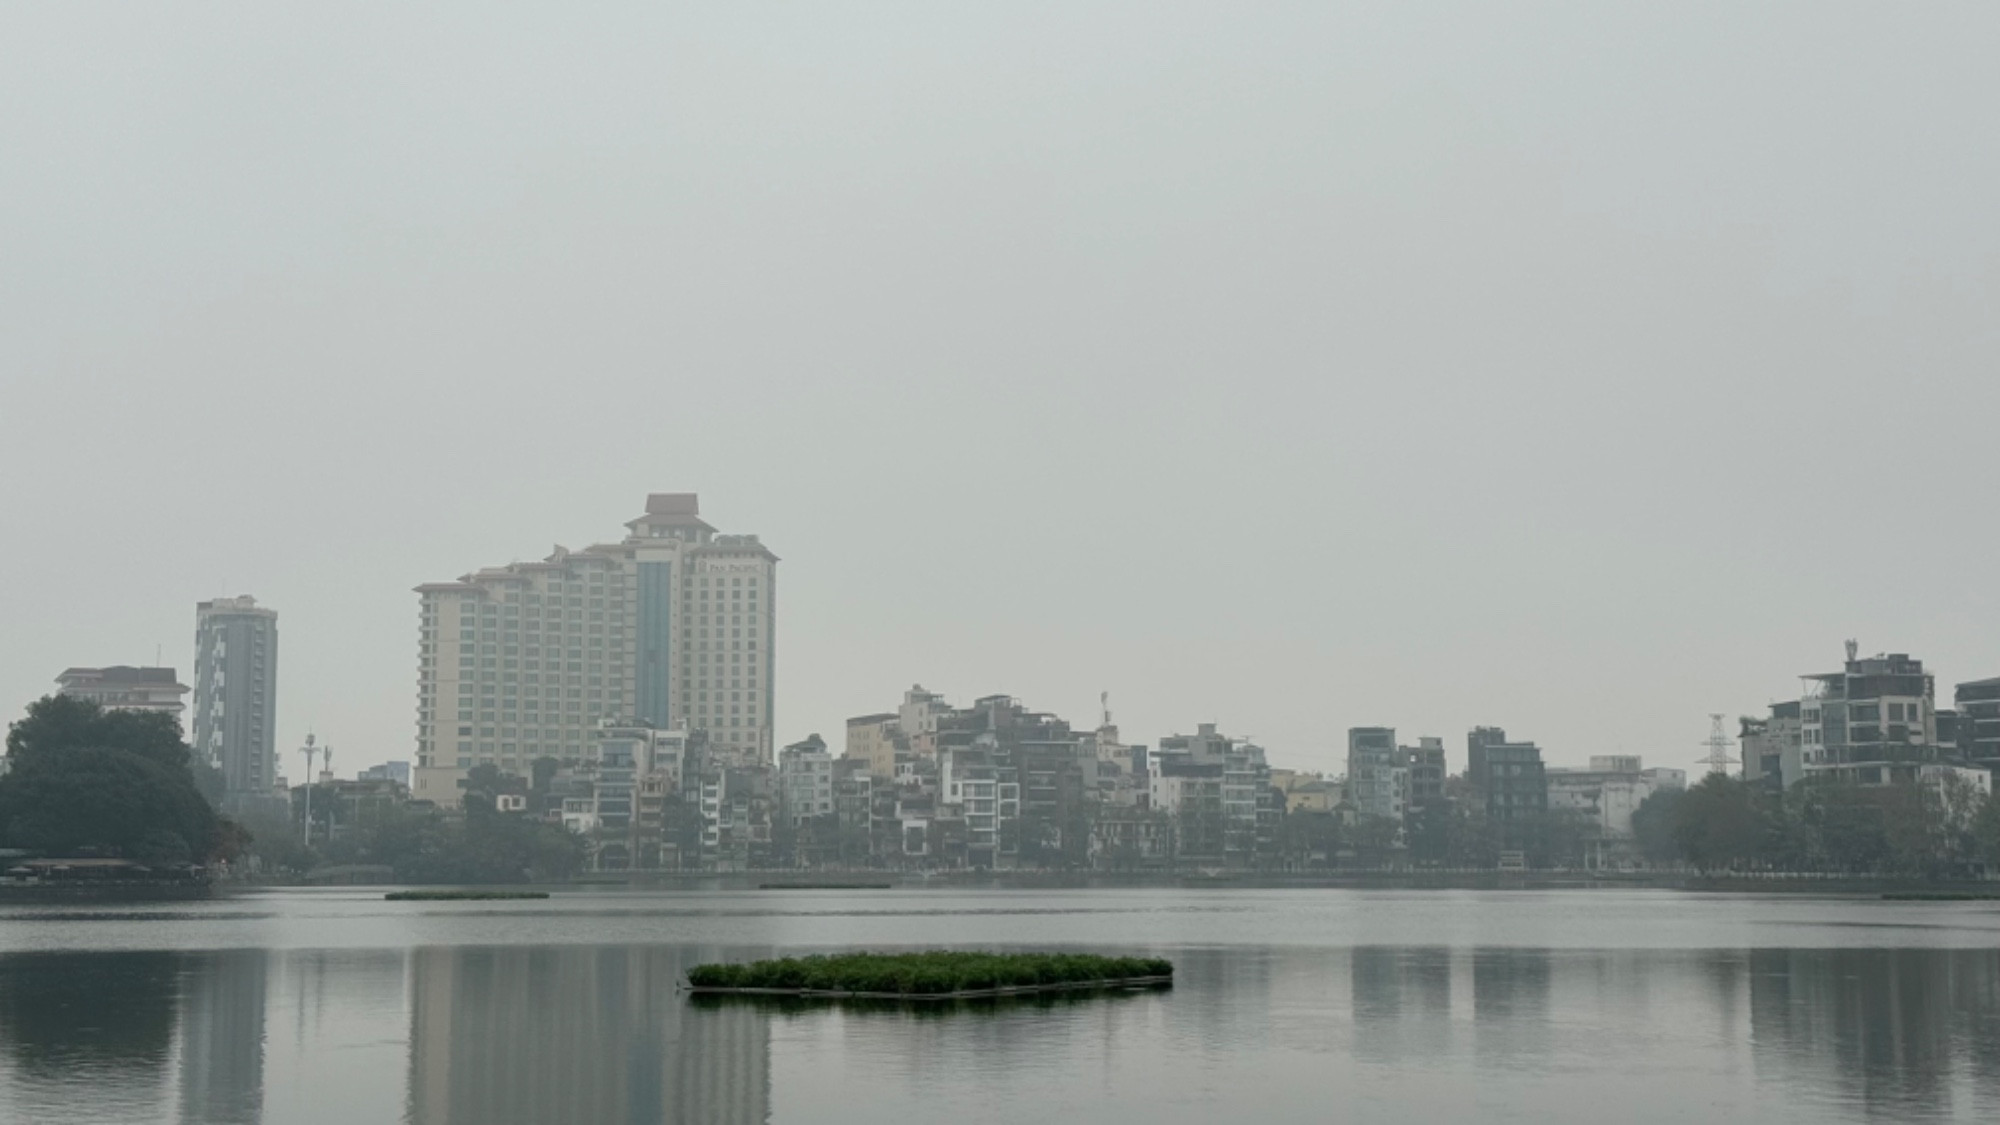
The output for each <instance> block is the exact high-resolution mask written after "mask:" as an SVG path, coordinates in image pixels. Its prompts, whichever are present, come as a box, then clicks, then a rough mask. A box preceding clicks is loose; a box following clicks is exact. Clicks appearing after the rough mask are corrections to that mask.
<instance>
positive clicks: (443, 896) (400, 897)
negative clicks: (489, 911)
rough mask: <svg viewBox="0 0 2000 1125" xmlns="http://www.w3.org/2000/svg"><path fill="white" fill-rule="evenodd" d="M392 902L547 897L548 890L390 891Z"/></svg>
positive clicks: (472, 900) (471, 900) (478, 900)
mask: <svg viewBox="0 0 2000 1125" xmlns="http://www.w3.org/2000/svg"><path fill="white" fill-rule="evenodd" d="M382 897H383V898H385V899H387V900H389V901H390V902H484V901H487V900H489V899H496V898H547V897H549V892H547V891H390V892H389V893H388V894H386V895H383V896H382Z"/></svg>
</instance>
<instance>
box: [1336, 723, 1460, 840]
mask: <svg viewBox="0 0 2000 1125" xmlns="http://www.w3.org/2000/svg"><path fill="white" fill-rule="evenodd" d="M1440 783H1442V782H1441V781H1440ZM1347 800H1348V803H1349V804H1350V805H1352V806H1354V811H1355V813H1356V814H1358V815H1360V816H1366V817H1374V818H1376V819H1378V820H1387V821H1390V822H1392V823H1394V824H1395V825H1396V827H1397V831H1398V832H1399V833H1400V832H1401V830H1402V824H1403V815H1404V813H1405V812H1407V811H1408V809H1409V801H1410V770H1409V767H1408V766H1406V765H1405V764H1404V758H1403V755H1402V754H1400V753H1399V752H1398V751H1397V749H1396V731H1395V729H1394V728H1393V727H1351V728H1349V729H1348V732H1347Z"/></svg>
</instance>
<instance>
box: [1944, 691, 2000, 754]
mask: <svg viewBox="0 0 2000 1125" xmlns="http://www.w3.org/2000/svg"><path fill="white" fill-rule="evenodd" d="M1952 701H1953V702H1954V703H1955V704H1957V708H1958V748H1959V752H1960V754H1961V755H1962V756H1963V757H1964V759H1965V760H1966V761H1967V762H1970V763H1971V764H1973V765H1976V766H1981V767H1984V768H1985V769H1987V770H2000V678H1996V679H1990V680H1973V681H1972V682H1970V683H1963V684H1960V685H1958V690H1957V691H1956V692H1955V693H1954V694H1953V698H1952Z"/></svg>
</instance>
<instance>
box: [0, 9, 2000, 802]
mask: <svg viewBox="0 0 2000 1125" xmlns="http://www.w3.org/2000/svg"><path fill="white" fill-rule="evenodd" d="M475 17H476V18H475ZM1725 17H1726V19H1725ZM1996 30H2000V15H1996V13H1995V12H1994V10H1993V9H1991V8H1986V7H1978V6H1961V7H1937V8H1926V9H1922V10H1920V11H1914V12H1913V11H1911V10H1909V9H1902V8H1879V9H1871V8H1866V7H1859V6H1849V5H1824V4H1813V5H1776V4H1774V5H1760V6H1757V7H1754V8H1751V9H1747V10H1745V9H1734V8H1731V9H1725V8H1722V7H1719V6H1718V7H1695V6H1675V7H1672V8H1666V7H1661V8H1652V9H1637V10H1613V9H1610V8H1607V7H1583V6H1567V7H1565V6H1543V7H1535V8H1511V9H1508V10H1504V11H1503V10H1498V9H1491V10H1489V9H1486V8H1483V7H1463V8H1461V9H1459V10H1455V11H1451V12H1450V14H1449V16H1447V15H1446V14H1445V12H1444V10H1443V9H1439V10H1437V11H1435V12H1430V13H1428V14H1427V13H1424V12H1413V11H1409V10H1405V9H1392V8H1386V7H1384V8H1360V9H1357V8H1345V7H1342V8H1335V7H1333V6H1319V5H1313V6H1301V7H1293V8H1284V9H1271V10H1268V11H1266V12H1264V13H1262V15H1261V16H1260V18H1258V19H1256V20H1244V19H1241V18H1239V14H1238V13H1236V12H1233V11H1231V10H1228V9H1224V8H1204V7H1201V6H1185V5H1162V4H1144V5H1136V4H1135V5H1123V6H1120V5H1098V6H1093V7H1091V8H1090V9H1089V10H1088V11H1078V10H1068V9H1065V10H1032V11H1031V10H1026V9H1006V10H1000V9H995V10H988V11H970V10H944V9H940V8H937V7H933V6H923V5H883V6H843V7H841V8H839V9H838V10H835V9H824V10H819V9H788V10H785V11H784V12H783V13H782V15H779V14H777V13H775V12H773V11H766V10H755V9H748V10H746V9H734V8H732V9H726V10H725V9H716V10H708V11H676V12H653V11H646V10H641V9H637V8H628V9H624V10H616V11H613V10H600V11H595V12H593V13H592V15H591V17H590V18H589V19H587V20H586V19H580V18H578V17H577V15H576V13H574V12H571V11H556V10H549V11H546V12H540V13H534V12H524V11H520V10H503V11H497V12H496V11H492V10H490V9H487V8H485V7H483V6H482V7H480V8H477V9H474V8H472V7H470V6H456V7H454V6H450V5H445V6H433V7H430V8H427V9H425V10H423V11H403V10H394V9H389V8H378V9H350V8H343V9H339V10H335V9H324V10H312V9H287V10H269V9H265V8H262V7H238V8H232V7H215V8H208V9H202V10H186V9H181V10H172V9H164V8H162V9H143V8H105V9H89V8H76V7H56V6H16V7H14V8H11V9H9V10H8V11H6V12H5V13H4V14H0V105H7V106H11V107H14V109H13V110H12V111H9V112H4V113H0V152H6V153H9V154H12V157H11V158H9V159H5V160H0V197H4V198H5V199H7V201H8V206H7V208H6V210H5V214H4V218H0V223H4V245H5V246H6V251H5V252H4V253H0V340H4V341H5V342H4V344H0V396H4V397H0V474H4V478H5V479H6V480H7V481H9V482H10V484H11V485H12V486H13V487H10V488H8V489H6V490H4V496H0V526H5V527H6V528H8V530H9V535H8V540H7V541H8V544H9V545H10V547H11V548H12V550H11V551H10V552H9V558H10V560H11V563H10V569H9V577H10V579H11V580H10V581H8V582H5V583H0V619H4V620H5V621H6V622H7V623H8V639H9V643H8V644H7V645H6V646H4V649H0V689H4V690H5V692H6V693H7V697H8V698H10V699H13V700H16V701H21V700H27V699H32V698H35V697H37V696H40V695H43V694H46V693H47V692H49V691H50V690H52V688H53V681H54V677H55V676H56V674H57V673H59V672H60V671H62V670H63V669H64V668H65V667H68V666H72V665H103V664H112V663H130V664H152V663H154V662H155V659H156V656H155V653H156V646H157V652H158V657H157V659H158V661H159V662H162V663H165V664H167V665H171V666H178V667H181V668H183V669H185V668H187V667H188V666H189V664H190V663H191V660H192V651H193V640H194V604H195V602H196V601H198V600H203V599H209V598H214V597H219V596H225V595H235V594H240V593H251V594H255V595H256V596H257V597H258V598H259V600H260V601H261V602H263V603H264V604H266V605H269V606H272V607H274V608H276V609H278V610H279V611H280V613H281V614H282V630H283V638H284V650H283V660H284V679H283V689H282V693H281V695H280V699H279V714H278V729H279V734H278V744H279V746H280V747H281V749H282V750H283V751H284V754H283V760H284V765H285V767H286V768H287V769H289V770H291V771H293V772H295V773H296V772H297V771H298V762H297V756H296V755H294V754H291V753H290V750H289V748H290V747H292V746H295V745H297V743H298V742H299V741H300V740H301V739H303V737H304V735H305V734H306V733H307V731H308V730H312V731H316V732H318V733H319V735H320V737H321V738H323V739H325V740H327V741H329V742H331V743H333V744H334V745H336V746H338V747H340V749H341V752H342V759H341V767H342V768H341V772H343V773H347V772H351V771H352V770H353V769H354V768H356V767H358V766H362V765H365V764H370V763H373V762H376V761H381V760H384V759H392V758H408V757H410V756H411V752H412V743H413V741H414V738H415V723H414V717H413V712H414V709H415V685H416V646H417V597H416V595H415V594H414V593H413V592H412V588H413V587H415V586H416V585H418V584H420V583H424V582H430V581H438V580H446V579H450V578H453V577H456V576H457V575H460V574H463V573H465V572H467V571H470V570H473V569H476V568H478V567H481V566H487V565H495V564H500V563H504V562H506V561H508V560H510V559H518V560H529V559H534V558H539V557H541V556H542V555H544V554H546V553H547V552H548V550H549V548H550V545H551V544H552V543H556V542H559V543H562V544H564V545H566V546H570V547H582V546H585V545H588V544H589V543H592V542H597V541H601V540H604V539H606V538H608V537H612V536H614V535H615V534H616V533H617V531H618V529H619V526H620V524H621V523H622V522H623V521H625V520H627V519H630V518H632V517H633V516H635V515H637V514H638V505H639V504H640V502H641V500H642V499H643V497H644V496H645V495H646V494H647V493H649V492H669V491H691V492H699V493H700V494H701V496H702V502H703V503H702V506H703V514H704V515H705V516H707V517H708V518H710V519H711V520H712V521H713V522H714V523H716V524H717V526H719V527H722V528H725V529H727V530H731V531H748V532H755V533H757V534H759V535H761V536H762V537H763V539H764V542H765V543H766V544H767V545H768V546H770V548H771V549H772V550H773V551H775V552H776V553H777V554H778V555H779V556H780V557H781V558H782V559H783V560H784V561H783V564H782V569H781V574H782V578H783V582H782V589H781V593H780V601H781V603H782V604H781V612H780V613H779V614H778V638H777V651H778V654H779V656H778V669H777V677H776V682H777V693H776V705H775V716H776V723H777V730H776V740H777V742H778V743H779V744H783V743H787V742H791V741H793V740H796V739H799V738H803V737H804V736H805V735H806V734H807V733H808V732H811V731H819V732H821V733H822V734H824V735H826V736H827V737H828V738H829V739H833V740H836V741H837V739H838V735H839V731H840V728H841V724H842V722H843V720H844V719H845V718H846V717H848V716H851V715H856V714H861V713H865V712H870V711H875V710H879V709H881V708H884V707H888V706H891V705H893V704H894V702H895V701H896V700H897V699H898V698H899V696H900V693H901V692H902V691H903V690H904V689H905V688H907V687H908V686H909V685H911V684H912V683H919V682H920V683H922V684H923V685H924V686H926V687H927V688H931V689H934V690H938V691H942V692H945V693H947V694H948V695H950V696H951V697H953V698H954V699H957V700H960V701H967V700H970V699H971V698H973V697H975V696H979V695H985V694H988V693H994V692H1005V693H1009V694H1012V695H1014V696H1017V697H1019V698H1020V699H1022V700H1023V701H1025V702H1026V703H1028V704H1029V705H1031V706H1034V707H1037V708H1042V709H1047V710H1052V711H1056V712H1059V713H1062V714H1064V715H1066V716H1069V717H1071V718H1073V719H1075V720H1078V721H1083V720H1088V719H1094V717H1095V711H1096V705H1097V698H1098V693H1099V692H1100V691H1108V692H1110V694H1111V703H1112V707H1113V709H1114V711H1115V712H1116V716H1117V719H1118V722H1119V725H1120V726H1121V728H1123V730H1124V731H1125V732H1126V735H1127V737H1128V738H1132V739H1135V740H1139V741H1150V740H1154V739H1157V738H1159V737H1160V736H1162V735H1166V734H1170V733H1174V732H1186V731H1192V730H1193V729H1194V728H1195V726H1196V724H1197V723H1200V722H1218V723H1221V724H1223V725H1224V727H1225V728H1226V729H1228V730H1229V731H1230V732H1232V733H1235V734H1241V735H1248V736H1252V737H1254V738H1256V740H1257V741H1258V742H1259V743H1261V744H1262V745H1264V746H1265V747H1267V748H1268V749H1269V752H1270V754H1271V757H1272V760H1273V761H1274V762H1278V763H1283V764H1285V765H1287V766H1292V767H1296V768H1302V769H1325V770H1336V769H1338V768H1339V765H1340V763H1341V762H1342V760H1343V756H1344V754H1345V745H1344V741H1343V740H1344V732H1345V730H1346V729H1347V728H1348V727H1350V726H1357V725H1367V724H1382V725H1390V726H1394V727H1396V728H1398V730H1400V731H1403V732H1406V733H1408V734H1409V735H1411V736H1414V735H1418V734H1430V735H1440V736H1443V737H1444V738H1445V739H1446V740H1447V744H1448V745H1449V746H1451V748H1452V754H1453V756H1454V759H1456V758H1457V756H1458V754H1459V753H1460V740H1461V739H1462V737H1463V734H1464V732H1465V731H1466V730H1467V729H1469V728H1470V727H1472V726H1474V725H1477V724H1483V723H1494V724H1501V725H1504V726H1506V727H1507V728H1508V730H1509V731H1511V732H1513V733H1515V734H1516V735H1517V736H1519V737H1523V738H1531V739H1533V740H1535V741H1536V742H1538V743H1539V744H1540V745H1541V746H1542V747H1544V748H1545V750H1546V752H1547V754H1548V757H1549V760H1550V761H1552V762H1555V763H1564V764H1568V763H1581V762H1583V761H1584V760H1585V759H1586V758H1587V757H1588V756H1589V755H1591V754H1607V753H1617V752H1621V751H1622V752H1625V753H1630V754H1643V755H1644V756H1645V757H1646V759H1647V760H1648V761H1649V762H1658V763H1661V764H1669V765H1688V764H1691V763H1692V762H1693V761H1694V760H1695V759H1696V758H1697V757H1698V756H1699V755H1700V754H1701V753H1702V750H1701V747H1700V746H1699V742H1700V740H1701V739H1702V738H1703V737H1704V736H1705V735H1706V734H1707V714H1708V713H1709V712H1711V711H1714V712H1724V713H1727V714H1729V715H1732V716H1734V715H1738V714H1744V715H1751V714H1757V713H1759V712H1760V710H1761V709H1762V708H1763V707H1764V705H1765V704H1766V703H1767V702H1769V701H1770V700H1773V699H1779V698H1785V697H1787V696H1788V695H1796V692H1797V681H1796V679H1795V677H1796V676H1797V675H1798V674H1800V673H1805V672H1814V671H1822V670H1825V669H1828V668H1832V667H1836V666H1837V665H1838V663H1839V660H1840V658H1841V642H1842V641H1843V640H1845V639H1846V638H1849V637H1854V638H1858V639H1859V640H1860V642H1861V647H1862V649H1863V651H1864V652H1869V653H1872V652H1878V651H1897V652H1910V653H1914V654H1917V655H1920V656H1921V657H1922V658H1923V659H1924V660H1925V661H1926V663H1927V664H1928V665H1929V666H1930V667H1932V668H1934V669H1936V670H1937V672H1938V675H1939V677H1940V681H1941V682H1950V681H1959V680H1970V679H1975V678H1979V677H1986V676H1992V675H1995V674H2000V667H1996V663H1995V662H1996V654H1995V651H1994V648H1993V646H1992V643H1991V642H1992V637H1993V635H1994V623H1995V620H1996V613H1997V612H2000V602H1996V598H1995V594H1994V587H1993V584H1992V582H1991V573H1990V572H1991V567H1990V565H1987V560H1989V559H1990V558H1991V557H1992V556H1993V553H1994V551H1995V550H1996V548H2000V529H1996V527H1995V525H1994V523H1993V521H1992V520H1990V519H1988V518H1985V514H1984V513H1983V512H1982V511H1981V510H1980V508H1979V505H1980V503H1981V502H1982V500H1983V498H1984V497H1986V496H1987V495H1989V494H1990V493H1991V491H1992V489H1993V485H1994V479H1993V478H1994V473H1993V468H1992V458H1991V450H1992V447H1993V438H1992V425H1993V418H1994V417H1995V416H1996V410H2000V380H1996V379H1995V378H1994V377H1993V375H1992V372H1991V370H1990V368H1991V362H1992V355H1993V354H1994V353H1993V346H1994V344H1995V343H1996V339H1995V323H1994V319H1993V312H1992V310H1993V309H1994V308H1996V307H2000V303H1996V299H1995V298H1996V294H1995V292H1994V287H1995V274H1994V262H1995V261H1996V260H2000V259H1996V252H2000V220H1996V217H1995V213H1994V211H1993V209H1992V207H1991V206H1990V202H1989V201H1990V200H1991V199H1993V198H1995V197H1996V195H2000V190H1997V189H2000V150H1996V140H1995V135H1994V132H1993V130H1992V129H1991V127H1990V124H1989V123H1988V122H1987V120H1986V118H1987V116H1988V108H1987V107H1990V106H1991V105H1992V104H1994V102H1995V98H1996V91H1995V90H1994V89H1993V86H1994V81H1995V80H1994V77H1993V73H1992V68H1991V59H1992V58H1993V57H1994V47H1995V45H1996V44H1995V32H1996Z"/></svg>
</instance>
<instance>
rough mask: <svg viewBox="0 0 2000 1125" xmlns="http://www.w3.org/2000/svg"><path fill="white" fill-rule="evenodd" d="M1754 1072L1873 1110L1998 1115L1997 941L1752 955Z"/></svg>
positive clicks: (1999, 1006)
mask: <svg viewBox="0 0 2000 1125" xmlns="http://www.w3.org/2000/svg"><path fill="white" fill-rule="evenodd" d="M1749 963H1750V1030H1751V1039H1752V1043H1753V1045H1754V1046H1753V1048H1752V1053H1753V1058H1754V1060H1755V1063H1756V1066H1757V1069H1758V1073H1759V1075H1760V1077H1761V1076H1768V1077H1770V1078H1771V1079H1772V1080H1775V1081H1779V1082H1783V1083H1785V1084H1787V1085H1795V1086H1798V1087H1800V1088H1801V1089H1808V1090H1811V1089H1818V1090H1821V1091H1824V1096H1825V1097H1827V1098H1829V1099H1831V1100H1833V1101H1836V1102H1838V1103H1840V1104H1847V1105H1860V1106H1863V1107H1865V1108H1866V1109H1867V1110H1868V1111H1869V1113H1870V1114H1871V1116H1872V1115H1876V1114H1881V1115H1885V1116H1897V1115H1902V1114H1906V1113H1912V1112H1915V1111H1918V1110H1921V1111H1923V1112H1924V1113H1926V1114H1942V1115H1944V1116H1954V1117H1959V1118H1962V1119H1964V1120H1985V1121H1992V1120H1996V1119H2000V951H1996V950H1946V949H1768V950H1755V951H1753V952H1751V953H1750V954H1749Z"/></svg>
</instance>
